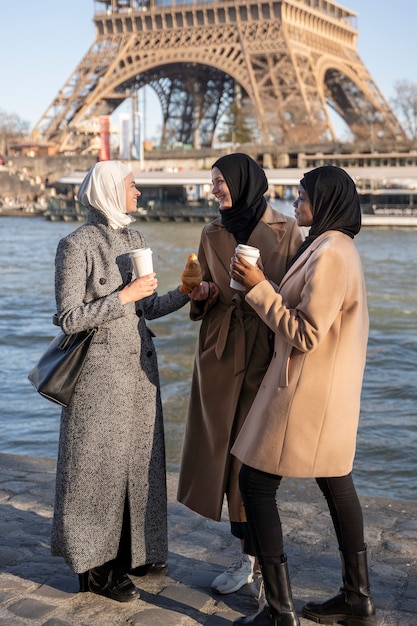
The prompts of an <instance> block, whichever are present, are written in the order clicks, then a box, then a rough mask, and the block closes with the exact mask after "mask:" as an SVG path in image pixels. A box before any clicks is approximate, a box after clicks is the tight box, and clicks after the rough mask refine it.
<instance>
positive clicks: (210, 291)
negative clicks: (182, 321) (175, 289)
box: [189, 280, 219, 304]
mask: <svg viewBox="0 0 417 626" xmlns="http://www.w3.org/2000/svg"><path fill="white" fill-rule="evenodd" d="M189 295H190V298H191V300H208V301H209V303H210V304H214V303H215V302H216V301H217V299H218V297H219V288H218V287H217V285H215V284H214V283H212V282H211V281H208V280H203V281H202V282H201V283H200V284H199V285H198V287H194V289H193V290H192V291H191V292H190V294H189Z"/></svg>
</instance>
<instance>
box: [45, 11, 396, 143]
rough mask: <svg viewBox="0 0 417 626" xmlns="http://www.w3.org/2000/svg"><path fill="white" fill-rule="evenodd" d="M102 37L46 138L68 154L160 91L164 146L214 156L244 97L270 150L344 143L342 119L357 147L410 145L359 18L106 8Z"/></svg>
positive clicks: (97, 18)
mask: <svg viewBox="0 0 417 626" xmlns="http://www.w3.org/2000/svg"><path fill="white" fill-rule="evenodd" d="M94 23H95V27H96V36H95V40H94V43H93V45H92V46H91V48H90V49H89V50H88V52H87V54H86V55H85V56H84V58H83V59H82V61H81V62H80V63H79V65H78V67H77V68H76V70H75V71H74V72H73V74H72V75H71V76H70V78H69V79H68V80H67V82H66V83H65V85H64V86H63V88H62V89H61V90H60V91H59V93H58V95H57V96H56V98H55V99H54V101H53V102H52V104H51V105H50V107H49V108H48V109H47V111H46V112H45V114H44V115H43V117H42V118H41V119H40V121H39V122H38V124H37V125H36V127H35V129H34V130H35V132H36V133H37V134H38V136H40V137H42V138H43V139H44V140H45V141H48V142H51V143H54V144H55V145H56V146H57V148H58V150H59V151H61V152H62V151H65V150H79V151H81V150H82V149H83V148H85V146H86V144H87V142H89V139H90V137H89V136H91V130H92V126H94V127H95V124H94V122H95V121H97V119H98V117H99V116H101V115H111V114H112V113H113V112H114V111H115V110H116V109H117V107H118V106H119V105H120V104H121V103H122V102H123V101H124V100H125V99H126V98H128V97H130V96H131V95H132V94H133V93H134V92H135V90H138V89H140V88H141V87H143V86H145V85H150V86H151V87H153V88H154V90H155V91H156V94H157V96H158V98H159V100H160V102H161V107H162V113H163V124H162V143H164V142H167V141H177V142H182V143H185V144H191V145H192V146H193V147H198V146H211V145H212V142H213V137H214V132H215V129H216V126H217V125H218V124H219V120H220V118H221V117H222V115H223V114H224V113H225V112H226V111H227V110H228V109H229V108H230V105H231V104H232V102H233V101H234V100H235V98H236V97H237V94H239V102H241V103H243V104H245V105H246V110H247V111H249V115H251V116H252V117H253V119H254V120H255V121H256V123H257V127H258V139H259V141H260V142H261V143H266V144H268V143H274V142H278V141H280V142H295V141H298V142H300V141H301V142H303V143H316V142H320V141H329V140H330V141H332V140H333V141H334V140H336V139H337V137H336V134H335V132H334V127H333V124H332V121H331V116H330V115H329V107H330V108H333V109H334V110H335V111H336V112H337V113H338V114H339V115H340V116H341V117H342V118H343V119H344V121H345V122H346V124H347V126H348V127H349V128H350V130H351V132H352V134H353V137H354V139H355V140H357V141H361V140H364V139H366V138H368V139H369V135H370V128H371V129H372V132H373V133H375V136H376V137H380V138H383V139H384V140H398V139H405V134H404V131H403V129H402V128H401V126H400V124H399V123H398V121H397V119H396V117H395V115H394V114H393V112H392V110H391V109H390V107H389V105H388V104H387V102H386V101H385V99H384V97H383V96H382V94H381V93H380V91H379V89H378V87H377V86H376V84H375V83H374V81H373V80H372V77H371V76H370V74H369V72H368V71H367V69H366V67H365V65H364V64H363V63H362V61H361V59H360V57H359V55H358V53H357V50H356V41H357V36H358V31H357V29H356V28H355V23H356V14H355V13H354V12H352V11H350V10H348V9H346V8H344V7H342V6H340V5H339V4H337V3H335V2H333V1H332V0H211V1H210V2H205V1H199V0H189V1H188V2H187V0H98V1H97V2H96V11H95V15H94Z"/></svg>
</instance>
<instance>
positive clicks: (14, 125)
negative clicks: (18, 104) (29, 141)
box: [0, 109, 29, 155]
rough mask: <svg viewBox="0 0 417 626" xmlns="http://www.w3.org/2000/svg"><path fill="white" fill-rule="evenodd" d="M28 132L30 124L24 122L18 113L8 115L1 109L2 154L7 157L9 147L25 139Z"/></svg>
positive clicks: (0, 152) (0, 140)
mask: <svg viewBox="0 0 417 626" xmlns="http://www.w3.org/2000/svg"><path fill="white" fill-rule="evenodd" d="M28 132H29V123H28V122H25V121H23V120H22V119H21V118H20V117H19V116H18V115H16V113H7V111H3V110H2V109H0V154H4V155H7V154H8V152H9V145H10V144H11V143H12V142H13V141H16V140H19V139H23V137H25V136H26V135H27V134H28Z"/></svg>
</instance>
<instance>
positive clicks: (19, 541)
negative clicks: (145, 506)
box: [0, 454, 417, 626]
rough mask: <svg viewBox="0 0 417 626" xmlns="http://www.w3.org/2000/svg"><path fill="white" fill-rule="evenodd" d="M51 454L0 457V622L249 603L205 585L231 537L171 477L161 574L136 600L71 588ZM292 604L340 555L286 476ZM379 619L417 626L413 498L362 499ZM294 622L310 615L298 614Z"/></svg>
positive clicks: (180, 621) (41, 624) (127, 618)
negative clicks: (182, 499) (57, 531)
mask: <svg viewBox="0 0 417 626" xmlns="http://www.w3.org/2000/svg"><path fill="white" fill-rule="evenodd" d="M54 479H55V461H54V460H53V459H48V458H38V457H27V456H19V455H8V454H0V537H1V538H0V590H1V591H0V624H1V626H92V625H94V626H119V625H120V626H121V625H129V626H198V625H203V626H227V625H228V624H231V623H232V622H233V619H235V618H236V617H237V616H238V615H241V614H250V613H252V612H254V611H255V610H256V603H255V600H254V598H253V597H252V595H251V593H250V590H249V588H248V586H245V587H243V588H242V589H241V590H240V591H239V592H237V593H235V594H231V595H228V596H219V595H216V594H214V593H212V591H211V589H210V583H211V581H212V580H213V578H214V577H215V576H216V575H217V574H218V573H220V572H222V571H223V570H224V569H225V567H226V566H227V565H229V564H230V563H231V561H232V560H233V558H234V553H235V551H236V549H237V541H236V540H234V539H232V538H231V536H230V533H229V525H228V523H227V522H226V521H224V522H220V523H216V522H212V521H210V520H206V519H204V518H202V517H200V516H198V515H197V514H195V513H192V512H191V511H189V510H188V509H187V508H186V507H184V506H182V505H181V504H179V503H178V502H177V501H176V498H175V494H176V485H177V474H173V473H170V474H168V503H169V504H168V513H169V550H170V552H169V558H168V569H167V572H166V573H165V574H161V573H159V574H148V576H146V577H143V578H134V579H133V580H134V582H135V584H136V585H137V587H138V589H139V591H140V599H139V600H138V601H137V602H132V603H127V604H120V603H117V602H113V601H112V600H109V599H106V598H103V597H100V596H96V595H93V594H90V593H85V594H80V593H77V589H78V585H77V580H76V577H75V576H74V575H73V574H72V573H71V571H70V570H69V568H68V567H67V565H66V564H65V563H64V561H63V560H62V559H60V558H57V557H52V556H51V554H50V550H49V540H50V528H51V519H52V511H53V499H54ZM279 498H280V507H281V512H282V520H283V527H284V532H285V542H286V550H287V555H288V562H289V569H290V574H291V579H292V584H293V595H294V600H295V605H296V608H297V610H301V608H302V606H303V604H304V603H305V602H306V601H308V600H310V599H317V600H320V599H325V598H326V597H328V596H329V595H331V594H334V593H336V592H337V590H338V588H339V586H340V584H341V581H340V561H339V557H338V551H337V545H336V541H335V538H334V534H333V531H332V528H331V524H330V520H329V516H328V513H327V509H326V506H325V503H324V501H323V500H322V498H321V496H320V494H319V491H318V488H317V487H316V486H315V483H314V481H294V480H291V481H290V480H286V481H284V482H283V486H282V490H280V493H279ZM361 502H362V505H363V508H364V517H365V526H366V541H367V544H368V551H369V564H370V571H371V585H372V592H373V597H374V601H375V604H376V607H377V615H378V626H415V625H416V624H417V570H416V561H417V502H410V501H401V500H388V499H385V498H372V497H361ZM300 623H301V626H312V624H313V622H310V621H309V620H305V619H301V620H300Z"/></svg>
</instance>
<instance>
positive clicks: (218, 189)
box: [211, 167, 233, 211]
mask: <svg viewBox="0 0 417 626" xmlns="http://www.w3.org/2000/svg"><path fill="white" fill-rule="evenodd" d="M211 182H212V185H213V189H212V190H211V192H212V194H213V196H214V197H215V198H216V200H217V202H218V203H219V209H220V210H221V211H224V210H226V209H231V208H232V206H233V200H232V196H231V194H230V191H229V187H228V186H227V184H226V181H225V179H224V176H223V174H222V173H221V171H220V170H219V168H218V167H213V169H212V170H211Z"/></svg>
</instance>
